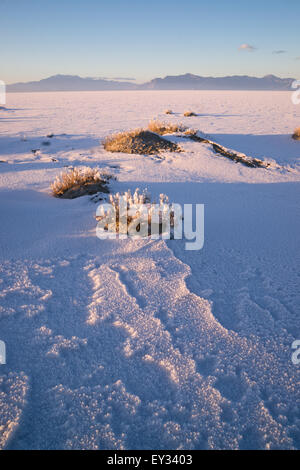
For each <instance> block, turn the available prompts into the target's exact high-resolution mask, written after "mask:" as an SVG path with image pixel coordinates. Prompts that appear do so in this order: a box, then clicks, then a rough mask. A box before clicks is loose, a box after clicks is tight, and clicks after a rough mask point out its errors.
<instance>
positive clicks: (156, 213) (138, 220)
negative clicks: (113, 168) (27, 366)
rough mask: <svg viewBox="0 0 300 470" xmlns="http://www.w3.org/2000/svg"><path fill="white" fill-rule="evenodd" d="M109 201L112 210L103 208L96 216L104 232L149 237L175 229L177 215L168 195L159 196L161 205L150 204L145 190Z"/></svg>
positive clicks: (128, 193)
mask: <svg viewBox="0 0 300 470" xmlns="http://www.w3.org/2000/svg"><path fill="white" fill-rule="evenodd" d="M108 202H109V203H110V204H111V206H112V207H113V209H109V210H107V208H106V207H104V206H100V208H99V211H98V212H97V216H96V219H97V220H98V222H101V223H102V225H103V228H104V230H105V231H109V232H111V233H119V234H126V235H127V234H131V235H138V236H145V237H147V236H149V235H151V234H153V233H155V234H162V233H163V232H164V231H167V230H168V227H169V228H174V224H175V222H174V221H175V216H174V212H173V210H172V209H171V205H170V204H169V199H168V197H167V196H166V195H165V194H160V196H159V204H158V205H156V204H155V203H151V196H150V194H149V193H148V192H147V191H146V190H144V191H142V192H141V191H140V190H139V189H138V188H137V189H136V190H135V192H134V194H133V195H132V194H131V191H130V190H128V191H126V192H125V193H123V194H121V193H117V194H114V195H110V196H109V201H108ZM152 219H153V220H152ZM155 223H156V224H155ZM151 229H152V230H154V232H153V233H151Z"/></svg>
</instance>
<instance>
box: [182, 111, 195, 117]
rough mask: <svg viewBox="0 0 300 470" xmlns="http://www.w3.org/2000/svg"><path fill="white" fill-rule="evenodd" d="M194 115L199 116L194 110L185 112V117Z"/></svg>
mask: <svg viewBox="0 0 300 470" xmlns="http://www.w3.org/2000/svg"><path fill="white" fill-rule="evenodd" d="M192 116H197V114H196V113H194V112H193V111H186V112H185V113H184V117H192Z"/></svg>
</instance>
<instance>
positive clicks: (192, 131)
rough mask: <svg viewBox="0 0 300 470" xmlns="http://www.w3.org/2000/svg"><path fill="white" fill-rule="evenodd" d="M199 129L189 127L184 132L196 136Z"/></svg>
mask: <svg viewBox="0 0 300 470" xmlns="http://www.w3.org/2000/svg"><path fill="white" fill-rule="evenodd" d="M197 132H198V131H197V129H187V130H186V131H185V133H184V135H186V136H188V137H194V136H196V135H197Z"/></svg>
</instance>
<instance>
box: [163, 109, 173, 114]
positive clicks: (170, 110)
mask: <svg viewBox="0 0 300 470" xmlns="http://www.w3.org/2000/svg"><path fill="white" fill-rule="evenodd" d="M165 114H173V111H172V109H166V110H165Z"/></svg>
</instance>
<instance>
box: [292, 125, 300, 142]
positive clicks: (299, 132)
mask: <svg viewBox="0 0 300 470" xmlns="http://www.w3.org/2000/svg"><path fill="white" fill-rule="evenodd" d="M292 137H293V139H295V140H300V127H297V129H295V131H294V134H293V135H292Z"/></svg>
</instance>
